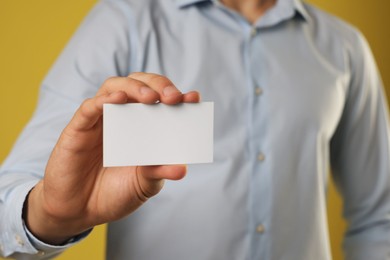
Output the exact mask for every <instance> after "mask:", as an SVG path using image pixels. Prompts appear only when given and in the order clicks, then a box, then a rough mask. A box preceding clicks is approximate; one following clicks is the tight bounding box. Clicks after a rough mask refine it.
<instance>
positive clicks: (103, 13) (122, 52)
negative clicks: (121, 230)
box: [0, 0, 131, 259]
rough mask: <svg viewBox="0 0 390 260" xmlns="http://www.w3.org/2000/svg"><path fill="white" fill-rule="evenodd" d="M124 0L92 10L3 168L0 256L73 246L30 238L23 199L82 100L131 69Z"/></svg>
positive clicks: (57, 65)
mask: <svg viewBox="0 0 390 260" xmlns="http://www.w3.org/2000/svg"><path fill="white" fill-rule="evenodd" d="M121 4H123V3H121V1H110V0H107V1H102V2H99V3H98V4H97V5H96V6H95V7H94V8H93V9H92V11H91V12H90V13H89V14H88V16H87V17H86V19H85V20H84V22H83V23H82V24H81V26H80V28H79V29H78V31H77V32H76V33H75V35H74V36H73V38H72V39H71V40H70V42H69V43H68V45H67V47H66V48H65V49H64V51H63V52H62V54H61V55H60V57H59V58H58V60H57V61H56V63H55V64H54V66H53V67H52V69H51V70H50V72H49V73H48V75H47V77H46V78H45V79H44V81H43V83H42V86H41V88H40V94H39V102H38V106H37V109H36V111H35V113H34V115H33V117H32V119H31V120H30V122H29V123H28V125H27V126H26V127H25V129H24V130H23V132H22V134H21V135H20V136H19V138H18V140H17V142H16V144H15V145H14V147H13V149H12V151H11V153H10V154H9V156H8V158H7V159H6V160H5V161H4V163H3V164H2V166H1V168H0V256H5V257H7V256H11V255H12V256H16V255H17V256H18V257H19V256H20V255H21V254H23V257H24V258H23V259H30V258H31V259H36V258H39V259H43V258H47V256H48V255H49V256H50V255H55V254H57V253H59V252H61V251H63V250H64V249H65V248H67V247H68V246H69V245H67V246H65V247H52V246H50V245H44V244H42V243H41V242H39V241H37V240H36V239H35V238H33V239H32V240H31V236H30V239H29V236H28V234H27V233H26V230H25V229H24V225H23V220H22V209H23V203H24V200H25V198H26V195H27V194H28V192H29V191H30V190H31V189H32V188H33V187H34V185H35V184H36V183H37V182H38V181H39V180H40V179H41V178H42V177H43V175H44V171H45V167H46V163H47V161H48V158H49V156H50V153H51V151H52V149H53V147H54V145H55V143H56V141H57V139H58V137H59V135H60V133H61V131H62V129H63V128H64V127H65V126H66V124H67V123H68V122H69V120H70V119H71V117H72V116H73V113H74V112H75V110H76V109H77V108H78V106H79V105H80V103H81V102H82V101H83V100H84V99H86V98H89V97H92V96H94V95H95V93H96V91H97V90H98V88H99V87H100V86H101V84H102V83H103V82H104V80H105V79H107V78H108V77H110V76H125V75H127V74H128V71H129V68H128V67H129V63H130V57H129V56H130V55H129V49H130V43H129V36H128V28H129V24H130V23H131V20H130V16H129V15H128V14H127V13H126V14H125V10H126V9H125V8H123V7H122V6H120V5H121ZM30 240H31V241H33V242H34V241H35V242H34V245H33V244H32V243H31V241H30ZM36 247H40V248H39V249H41V250H40V252H38V250H37V248H36ZM45 251H46V252H45ZM36 254H38V255H36Z"/></svg>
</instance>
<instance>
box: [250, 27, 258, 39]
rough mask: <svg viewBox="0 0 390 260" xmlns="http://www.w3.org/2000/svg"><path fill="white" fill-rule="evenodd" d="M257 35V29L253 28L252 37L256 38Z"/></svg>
mask: <svg viewBox="0 0 390 260" xmlns="http://www.w3.org/2000/svg"><path fill="white" fill-rule="evenodd" d="M256 34H257V28H256V27H252V28H251V37H255V36H256Z"/></svg>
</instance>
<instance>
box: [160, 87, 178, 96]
mask: <svg viewBox="0 0 390 260" xmlns="http://www.w3.org/2000/svg"><path fill="white" fill-rule="evenodd" d="M163 94H164V96H166V97H169V96H173V95H177V94H180V91H179V90H177V88H175V87H174V86H168V87H165V88H164V89H163Z"/></svg>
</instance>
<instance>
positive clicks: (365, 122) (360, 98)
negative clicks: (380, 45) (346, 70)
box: [331, 33, 390, 260]
mask: <svg viewBox="0 0 390 260" xmlns="http://www.w3.org/2000/svg"><path fill="white" fill-rule="evenodd" d="M355 43H357V44H356V46H355V47H354V48H353V50H352V52H351V62H350V64H351V67H352V68H351V69H352V75H351V81H350V86H349V90H348V93H347V101H346V104H345V108H344V114H343V116H342V118H341V123H340V125H339V127H338V129H337V132H336V134H335V136H334V138H333V140H332V144H331V160H332V170H333V177H334V179H335V182H336V184H337V186H338V188H339V191H340V192H341V195H342V196H343V198H344V217H345V218H346V220H347V221H348V229H347V232H346V234H345V240H344V251H345V257H346V259H350V260H352V259H353V260H364V259H372V260H379V259H390V133H389V122H388V107H387V102H386V96H385V94H384V91H383V86H382V82H381V79H380V76H379V73H378V70H377V68H376V65H375V62H374V59H373V55H372V53H371V51H370V49H369V46H368V44H367V42H366V41H365V39H364V38H363V36H361V35H360V34H358V33H357V34H356V42H355Z"/></svg>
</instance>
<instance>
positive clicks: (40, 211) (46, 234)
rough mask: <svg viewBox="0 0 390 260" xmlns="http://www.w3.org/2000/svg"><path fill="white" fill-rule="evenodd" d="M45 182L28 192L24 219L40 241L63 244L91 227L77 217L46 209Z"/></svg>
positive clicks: (24, 207)
mask: <svg viewBox="0 0 390 260" xmlns="http://www.w3.org/2000/svg"><path fill="white" fill-rule="evenodd" d="M42 187H43V183H42V181H41V182H39V183H38V184H37V185H36V186H35V187H34V188H33V189H32V190H31V191H30V192H29V193H28V194H27V197H26V199H25V202H24V206H23V215H22V217H23V220H24V223H25V225H26V228H27V229H28V231H29V232H30V233H31V234H32V235H33V236H34V237H35V238H37V239H39V240H40V241H42V242H44V243H47V244H51V245H63V244H66V243H68V242H69V241H70V240H71V239H72V238H74V237H77V236H78V235H80V234H81V233H83V232H84V231H86V230H88V229H90V228H82V227H81V224H80V223H78V222H79V221H77V220H76V219H73V220H72V219H65V218H61V217H58V216H56V215H53V214H51V213H50V211H49V210H47V209H45V204H44V201H45V200H44V197H43V192H42V191H43V189H42Z"/></svg>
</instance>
